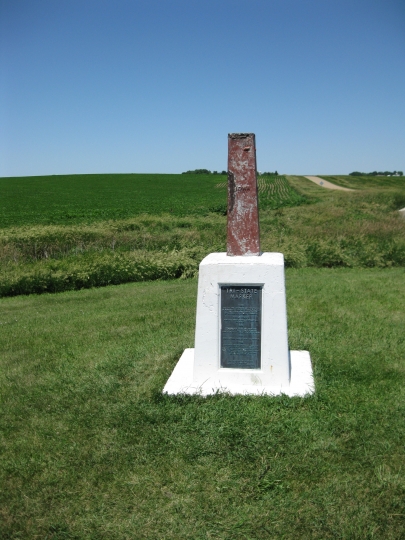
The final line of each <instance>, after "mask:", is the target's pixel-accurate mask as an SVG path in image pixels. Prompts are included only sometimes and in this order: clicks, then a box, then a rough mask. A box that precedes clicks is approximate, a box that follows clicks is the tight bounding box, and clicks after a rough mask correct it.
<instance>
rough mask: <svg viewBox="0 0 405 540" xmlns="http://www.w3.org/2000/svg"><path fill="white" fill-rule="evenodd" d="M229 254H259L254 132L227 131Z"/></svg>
mask: <svg viewBox="0 0 405 540" xmlns="http://www.w3.org/2000/svg"><path fill="white" fill-rule="evenodd" d="M227 253H228V255H259V254H260V236H259V211H258V202H257V178H256V141H255V135H254V133H230V134H229V135H228V241H227Z"/></svg>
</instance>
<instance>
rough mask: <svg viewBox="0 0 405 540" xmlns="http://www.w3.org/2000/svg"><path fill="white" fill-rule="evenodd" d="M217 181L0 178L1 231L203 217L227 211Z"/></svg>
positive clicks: (117, 176) (147, 176)
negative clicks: (163, 217)
mask: <svg viewBox="0 0 405 540" xmlns="http://www.w3.org/2000/svg"><path fill="white" fill-rule="evenodd" d="M217 181H218V180H217V177H215V176H213V175H195V174H190V175H187V174H92V175H69V176H36V177H22V178H0V228H4V227H10V226H19V225H34V224H54V225H59V224H73V223H90V222H94V221H105V220H110V219H126V218H129V217H133V216H135V215H139V214H153V215H161V214H165V213H168V214H173V215H175V216H185V215H191V214H197V215H204V214H206V213H207V212H209V211H218V210H222V209H223V208H225V205H226V192H225V191H223V190H217V189H214V186H215V184H216V183H217Z"/></svg>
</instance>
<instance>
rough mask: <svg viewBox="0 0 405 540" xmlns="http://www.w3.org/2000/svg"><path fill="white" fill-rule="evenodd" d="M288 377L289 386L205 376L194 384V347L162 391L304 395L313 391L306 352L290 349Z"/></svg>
mask: <svg viewBox="0 0 405 540" xmlns="http://www.w3.org/2000/svg"><path fill="white" fill-rule="evenodd" d="M290 359H291V379H290V383H289V384H288V385H284V386H283V385H279V386H273V385H267V386H266V385H261V384H250V385H245V384H236V383H232V382H224V381H219V380H211V379H208V380H206V381H204V382H203V383H202V384H200V385H197V384H196V383H195V382H194V379H193V368H194V349H186V350H185V351H184V352H183V354H182V355H181V358H180V360H179V361H178V362H177V364H176V367H175V368H174V370H173V372H172V374H171V375H170V377H169V380H168V381H167V383H166V385H165V387H164V389H163V393H166V394H170V395H177V394H189V395H201V396H209V395H212V394H215V393H217V392H219V393H228V394H231V395H237V394H242V395H252V394H253V395H268V396H278V395H281V394H285V395H287V396H290V397H294V396H299V397H305V396H308V395H310V394H313V393H314V391H315V385H314V379H313V374H312V365H311V358H310V356H309V352H308V351H290Z"/></svg>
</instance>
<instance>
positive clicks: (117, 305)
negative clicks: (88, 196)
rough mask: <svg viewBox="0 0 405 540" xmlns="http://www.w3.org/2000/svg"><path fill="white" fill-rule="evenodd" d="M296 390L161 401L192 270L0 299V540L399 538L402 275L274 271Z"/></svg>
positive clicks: (183, 337) (189, 314) (188, 316)
mask: <svg viewBox="0 0 405 540" xmlns="http://www.w3.org/2000/svg"><path fill="white" fill-rule="evenodd" d="M286 278H287V302H288V320H289V342H290V347H291V348H292V349H306V350H309V351H310V353H311V357H312V362H313V365H314V371H315V383H316V394H315V395H314V396H312V397H310V398H306V399H300V398H294V399H288V398H283V397H280V398H268V397H259V398H249V397H228V396H224V395H222V396H221V395H218V396H214V397H212V398H207V399H202V398H198V397H184V398H181V397H178V398H176V397H167V396H166V397H164V396H162V394H161V390H162V388H163V386H164V384H165V382H166V380H167V378H168V376H169V374H170V372H171V370H172V369H173V367H174V365H175V363H176V361H177V360H178V358H179V356H180V354H181V353H182V351H183V349H184V348H185V347H192V346H193V340H194V325H195V308H196V289H197V281H196V280H187V281H167V282H155V283H150V282H149V283H135V284H127V285H120V286H117V287H114V286H111V287H105V288H99V289H92V290H82V291H72V292H67V293H62V294H57V295H49V294H47V295H41V296H29V297H17V298H3V299H1V300H0V313H1V316H0V348H1V351H2V354H1V358H0V363H1V368H0V385H1V396H2V399H1V408H2V411H1V416H0V425H1V433H2V435H1V440H0V444H1V468H0V474H1V478H0V485H1V495H0V496H1V503H0V520H1V521H0V530H1V537H2V538H7V539H17V538H21V539H22V538H24V539H25V538H27V539H28V538H29V539H31V538H41V539H53V540H61V539H101V538H106V539H107V538H108V539H128V538H136V539H138V538H139V539H141V538H145V539H146V538H150V539H156V538H165V539H181V538H184V539H186V538H187V539H189V538H192V539H207V538H212V539H229V540H233V539H268V538H292V539H295V538H319V539H326V538H342V539H344V538H345V539H346V538H347V539H349V538H350V539H352V538H353V539H355V538H358V539H363V538H384V539H399V538H404V537H405V519H404V516H405V480H404V474H403V472H404V466H405V463H404V440H405V422H404V414H405V401H404V398H405V391H404V388H405V384H404V383H405V363H404V362H405V360H404V359H405V334H404V326H405V315H404V310H403V306H404V301H405V271H404V269H403V268H392V269H298V270H294V269H291V270H287V276H286Z"/></svg>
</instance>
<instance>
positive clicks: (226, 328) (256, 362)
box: [221, 285, 262, 369]
mask: <svg viewBox="0 0 405 540" xmlns="http://www.w3.org/2000/svg"><path fill="white" fill-rule="evenodd" d="M261 325H262V288H261V287H260V286H257V285H255V286H249V285H224V286H222V287H221V367H222V368H239V369H260V343H261Z"/></svg>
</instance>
